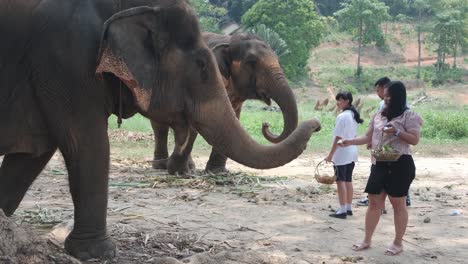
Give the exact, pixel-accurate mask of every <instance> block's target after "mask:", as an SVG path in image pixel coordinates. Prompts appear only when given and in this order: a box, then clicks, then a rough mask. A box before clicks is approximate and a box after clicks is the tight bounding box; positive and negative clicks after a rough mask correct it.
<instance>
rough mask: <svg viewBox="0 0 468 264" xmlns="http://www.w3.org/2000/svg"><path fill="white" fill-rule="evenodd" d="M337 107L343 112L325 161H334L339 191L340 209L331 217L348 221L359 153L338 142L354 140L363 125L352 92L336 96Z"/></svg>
mask: <svg viewBox="0 0 468 264" xmlns="http://www.w3.org/2000/svg"><path fill="white" fill-rule="evenodd" d="M335 99H336V105H337V107H338V109H340V110H341V111H342V113H341V114H339V115H338V116H337V117H336V123H335V129H334V131H333V144H332V148H331V150H330V152H329V153H328V155H327V157H325V160H326V161H327V162H331V161H333V167H334V169H335V175H336V187H337V190H338V201H339V203H340V208H339V209H338V210H337V211H336V212H335V213H333V214H330V216H331V217H335V218H340V219H346V217H347V216H348V215H353V211H352V207H351V201H352V200H353V183H352V175H353V170H354V162H355V161H357V157H358V153H357V147H356V146H348V147H341V148H339V147H338V142H339V141H340V140H344V139H352V138H355V137H356V135H357V126H358V123H359V124H360V123H362V122H363V120H362V119H361V117H360V115H359V112H358V111H357V110H356V109H355V108H354V106H353V95H352V94H351V93H350V92H340V93H338V94H337V95H336V98H335Z"/></svg>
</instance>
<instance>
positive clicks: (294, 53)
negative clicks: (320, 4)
mask: <svg viewBox="0 0 468 264" xmlns="http://www.w3.org/2000/svg"><path fill="white" fill-rule="evenodd" d="M242 23H243V24H244V26H245V27H247V28H249V27H255V26H256V25H260V24H264V25H265V26H266V27H268V28H270V29H272V30H273V31H275V32H276V33H278V35H279V36H280V37H281V38H282V39H283V40H284V41H286V44H287V45H288V47H289V50H290V51H291V52H290V53H288V54H285V55H284V56H281V57H280V58H279V59H280V63H281V66H282V68H283V69H284V72H285V74H286V75H287V76H288V78H290V79H297V78H299V77H301V76H302V75H304V74H305V66H306V65H307V60H308V58H309V51H310V49H311V48H312V47H315V46H317V45H318V44H319V43H320V39H321V37H322V33H323V30H324V24H323V22H322V20H321V18H319V16H318V15H317V13H316V12H315V8H314V4H313V2H312V1H311V0H288V1H284V0H259V1H258V2H257V3H256V4H255V5H254V6H252V7H251V8H250V9H249V10H248V11H247V12H246V13H245V14H244V15H243V16H242Z"/></svg>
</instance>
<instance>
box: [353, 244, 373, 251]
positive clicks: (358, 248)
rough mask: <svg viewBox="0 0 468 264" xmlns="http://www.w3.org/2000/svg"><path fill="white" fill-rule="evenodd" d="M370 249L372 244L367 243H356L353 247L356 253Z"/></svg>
mask: <svg viewBox="0 0 468 264" xmlns="http://www.w3.org/2000/svg"><path fill="white" fill-rule="evenodd" d="M368 248H370V243H365V242H361V243H356V244H354V245H353V246H352V247H351V249H352V250H354V251H362V250H366V249H368Z"/></svg>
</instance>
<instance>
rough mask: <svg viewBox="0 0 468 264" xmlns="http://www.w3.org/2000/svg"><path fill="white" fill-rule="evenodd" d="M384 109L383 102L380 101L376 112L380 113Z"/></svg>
mask: <svg viewBox="0 0 468 264" xmlns="http://www.w3.org/2000/svg"><path fill="white" fill-rule="evenodd" d="M384 107H385V101H384V100H382V101H380V103H379V108H377V112H378V111H382V110H383V109H384Z"/></svg>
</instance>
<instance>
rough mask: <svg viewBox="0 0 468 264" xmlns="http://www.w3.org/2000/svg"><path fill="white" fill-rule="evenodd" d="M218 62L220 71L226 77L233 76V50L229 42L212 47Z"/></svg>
mask: <svg viewBox="0 0 468 264" xmlns="http://www.w3.org/2000/svg"><path fill="white" fill-rule="evenodd" d="M211 51H212V52H213V54H214V56H215V58H216V62H217V63H218V68H219V72H221V74H222V75H223V77H224V78H225V79H229V77H231V66H230V65H231V63H232V57H231V51H230V45H229V43H220V44H217V45H216V46H214V47H213V48H211Z"/></svg>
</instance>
